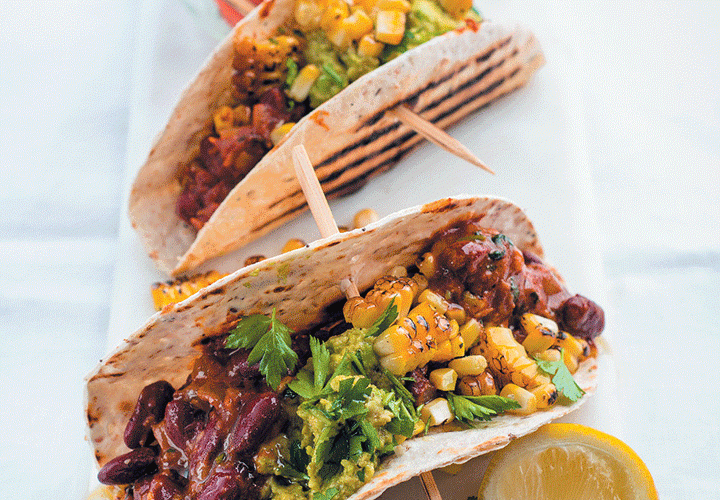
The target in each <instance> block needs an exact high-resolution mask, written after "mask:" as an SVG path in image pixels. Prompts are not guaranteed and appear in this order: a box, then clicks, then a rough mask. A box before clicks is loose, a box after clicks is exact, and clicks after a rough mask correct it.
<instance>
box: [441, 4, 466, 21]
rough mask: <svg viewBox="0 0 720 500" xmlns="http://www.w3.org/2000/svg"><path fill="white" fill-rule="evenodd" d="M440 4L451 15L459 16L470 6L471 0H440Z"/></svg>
mask: <svg viewBox="0 0 720 500" xmlns="http://www.w3.org/2000/svg"><path fill="white" fill-rule="evenodd" d="M440 5H441V6H442V8H443V9H444V10H445V11H447V13H448V14H450V15H451V16H453V17H456V18H457V17H461V16H463V15H464V14H465V13H467V11H469V10H470V8H471V7H472V0H440Z"/></svg>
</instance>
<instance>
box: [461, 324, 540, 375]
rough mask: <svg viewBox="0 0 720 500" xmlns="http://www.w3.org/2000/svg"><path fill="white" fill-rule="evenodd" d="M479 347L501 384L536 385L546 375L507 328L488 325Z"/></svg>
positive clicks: (478, 350) (474, 350) (473, 350)
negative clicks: (541, 372) (540, 371)
mask: <svg viewBox="0 0 720 500" xmlns="http://www.w3.org/2000/svg"><path fill="white" fill-rule="evenodd" d="M478 346H479V349H477V350H476V349H474V348H473V349H472V350H471V352H480V353H481V354H483V356H485V359H487V361H488V366H489V368H490V370H492V372H493V374H494V375H495V376H496V377H497V378H498V380H499V381H500V382H501V383H502V384H507V383H510V382H512V383H514V384H515V385H518V386H521V387H536V386H538V385H541V384H543V383H545V382H546V381H549V380H547V377H545V376H544V375H542V374H540V373H539V372H538V367H537V363H535V361H534V360H533V359H532V358H530V357H528V355H527V352H526V351H525V348H524V347H523V346H522V345H521V344H519V343H518V341H517V340H515V337H514V336H513V334H512V332H511V331H510V329H509V328H503V327H489V328H486V329H485V335H484V336H481V339H480V343H479V344H478Z"/></svg>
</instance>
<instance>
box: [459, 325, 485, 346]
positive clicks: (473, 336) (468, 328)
mask: <svg viewBox="0 0 720 500" xmlns="http://www.w3.org/2000/svg"><path fill="white" fill-rule="evenodd" d="M481 332H482V325H480V323H479V322H478V320H476V319H475V318H470V319H469V320H468V321H467V322H466V323H465V324H464V325H463V326H461V327H460V335H461V336H462V338H463V341H464V342H465V348H466V349H470V348H471V347H472V346H473V345H475V342H477V340H478V339H479V338H480V333H481Z"/></svg>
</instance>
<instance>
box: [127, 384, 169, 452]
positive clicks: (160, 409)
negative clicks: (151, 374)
mask: <svg viewBox="0 0 720 500" xmlns="http://www.w3.org/2000/svg"><path fill="white" fill-rule="evenodd" d="M174 392H175V389H173V387H172V386H171V385H170V384H169V383H167V382H165V381H164V380H159V381H157V382H154V383H152V384H150V385H148V386H146V387H145V388H144V389H143V390H142V391H141V392H140V396H138V399H137V403H135V409H134V410H133V413H132V415H131V416H130V420H129V421H128V424H127V426H126V427H125V435H124V436H123V437H124V439H125V444H126V445H127V447H128V448H139V447H140V446H143V445H144V444H147V439H148V436H149V435H150V432H151V431H152V426H153V424H156V423H158V422H160V421H161V420H162V418H163V415H164V414H165V406H166V405H167V404H168V402H169V401H170V400H171V399H172V397H173V393H174Z"/></svg>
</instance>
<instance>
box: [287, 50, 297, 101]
mask: <svg viewBox="0 0 720 500" xmlns="http://www.w3.org/2000/svg"><path fill="white" fill-rule="evenodd" d="M285 66H287V69H288V72H287V77H286V78H285V83H286V84H287V86H288V87H290V86H291V85H292V84H293V82H294V81H295V79H296V78H297V76H298V73H299V72H300V70H299V69H298V65H297V63H296V62H295V60H294V59H292V58H290V57H288V58H287V61H285ZM291 102H293V103H294V102H295V101H291Z"/></svg>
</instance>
